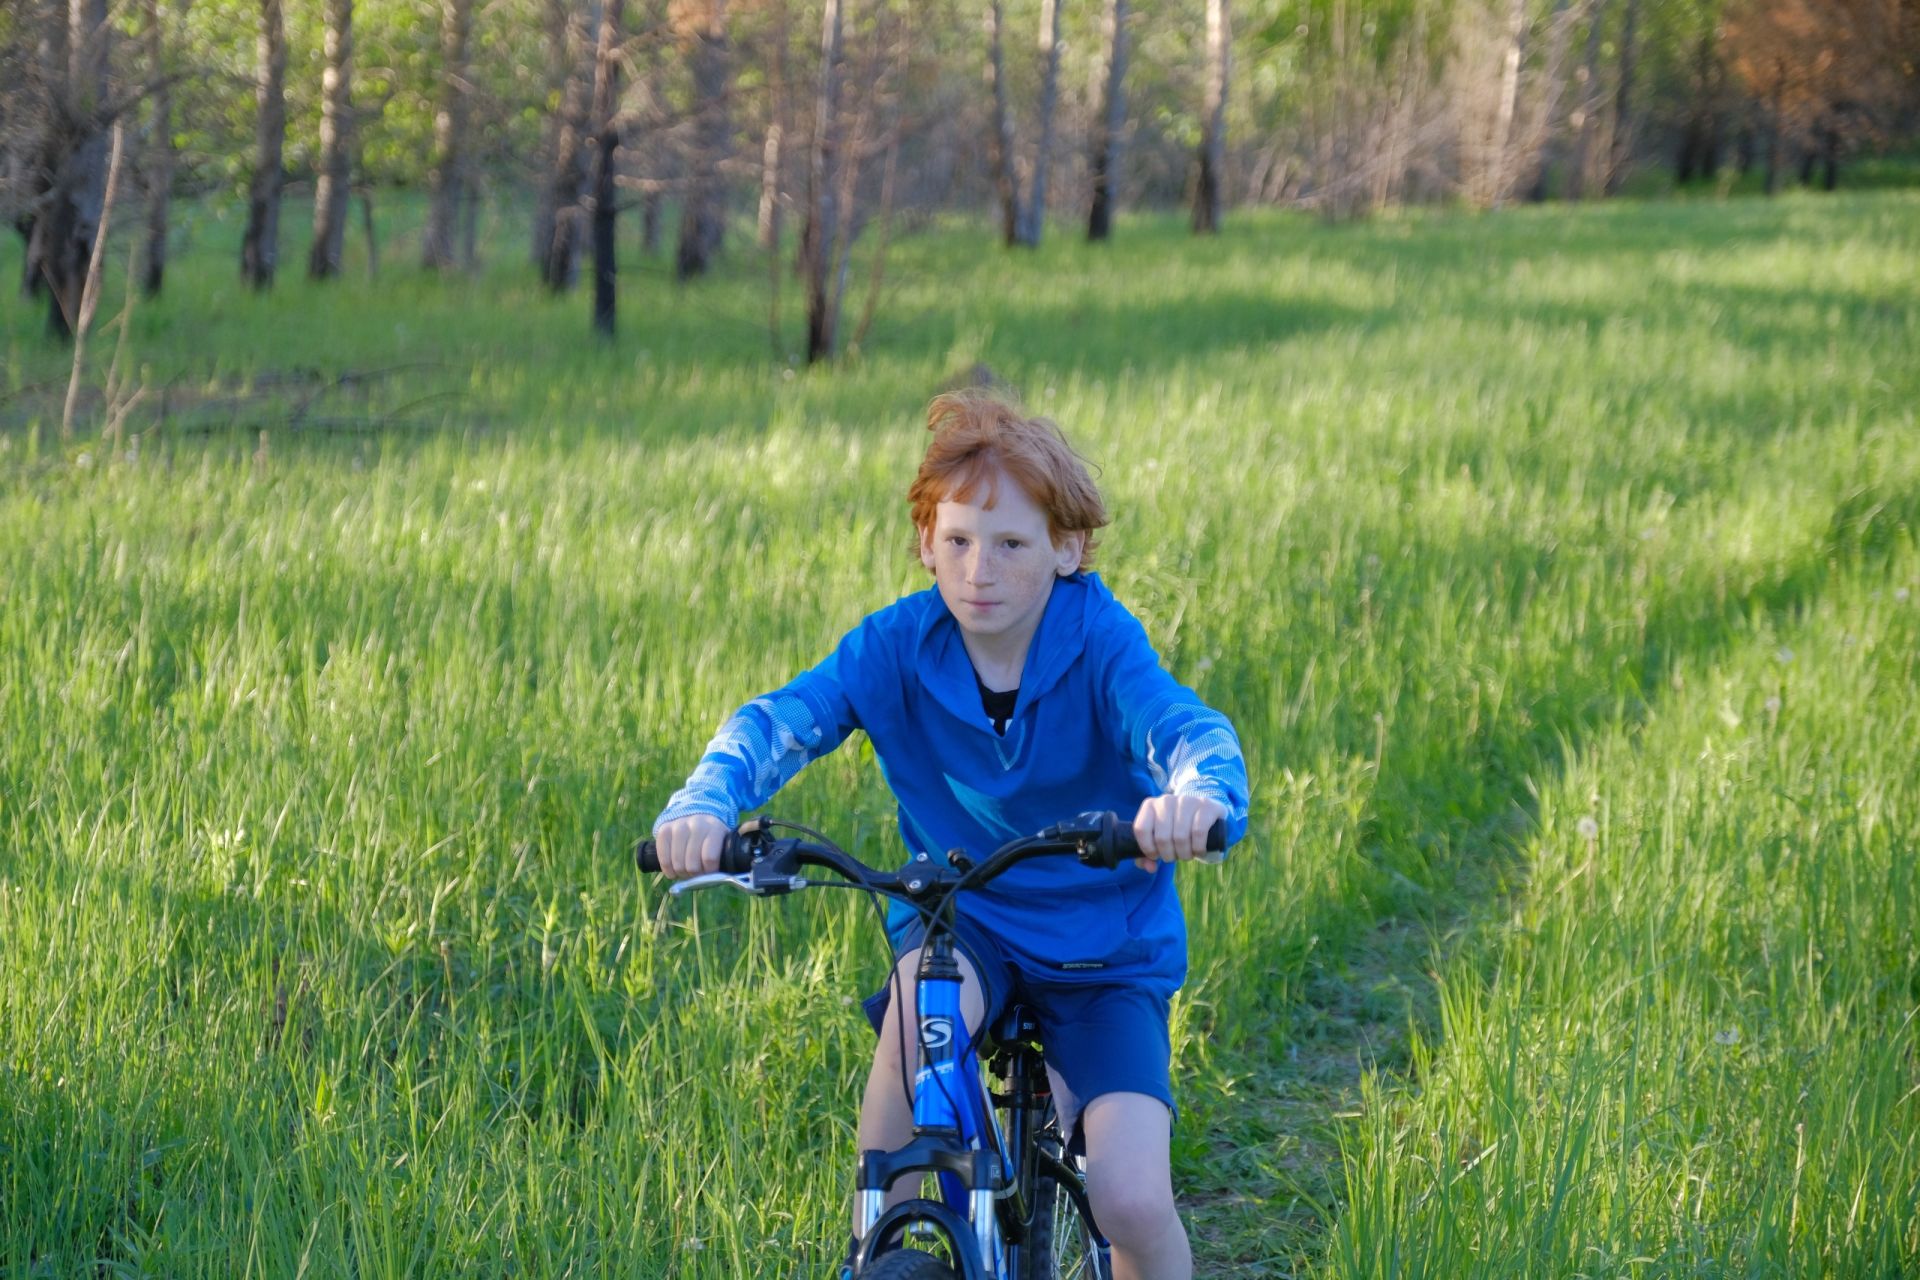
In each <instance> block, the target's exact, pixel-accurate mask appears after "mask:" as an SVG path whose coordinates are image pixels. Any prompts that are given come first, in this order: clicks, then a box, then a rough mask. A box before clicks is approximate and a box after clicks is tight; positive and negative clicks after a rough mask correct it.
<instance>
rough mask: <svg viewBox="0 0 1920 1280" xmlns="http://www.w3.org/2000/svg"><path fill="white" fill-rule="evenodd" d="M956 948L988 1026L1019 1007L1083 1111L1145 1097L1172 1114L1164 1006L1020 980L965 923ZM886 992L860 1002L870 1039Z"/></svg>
mask: <svg viewBox="0 0 1920 1280" xmlns="http://www.w3.org/2000/svg"><path fill="white" fill-rule="evenodd" d="M953 932H954V939H955V944H956V949H957V950H958V951H959V952H960V953H961V954H962V955H964V956H966V957H967V959H968V960H969V961H971V962H972V963H973V969H974V972H975V973H977V974H978V975H979V976H980V986H981V994H982V996H983V997H984V998H985V1003H986V1011H987V1022H986V1025H987V1026H988V1027H989V1028H991V1027H992V1026H993V1025H994V1024H995V1023H997V1022H998V1021H999V1020H1000V1018H1001V1015H1003V1014H1004V1013H1006V1011H1007V1009H1008V1008H1009V1007H1010V1006H1011V1005H1013V1004H1022V1005H1025V1006H1026V1007H1027V1008H1028V1009H1030V1010H1031V1011H1032V1012H1033V1017H1034V1021H1035V1022H1037V1023H1039V1024H1040V1043H1041V1045H1042V1046H1044V1047H1045V1049H1046V1055H1047V1065H1048V1066H1050V1067H1052V1068H1053V1069H1054V1070H1055V1071H1057V1072H1059V1073H1060V1079H1061V1081H1062V1082H1063V1083H1065V1084H1066V1086H1067V1088H1068V1089H1070V1090H1072V1092H1073V1096H1074V1097H1075V1098H1076V1099H1078V1100H1079V1103H1080V1108H1081V1110H1082V1112H1084V1111H1085V1109H1086V1106H1087V1104H1088V1103H1089V1102H1092V1101H1093V1100H1094V1099H1095V1098H1097V1097H1099V1096H1100V1095H1101V1094H1103V1093H1144V1094H1146V1095H1147V1096H1148V1097H1150V1098H1158V1099H1160V1101H1162V1102H1164V1103H1166V1105H1167V1112H1168V1114H1169V1115H1171V1114H1174V1113H1175V1110H1176V1109H1175V1107H1174V1105H1173V1081H1172V1075H1171V1071H1170V1063H1171V1060H1172V1057H1173V1045H1172V1041H1171V1039H1170V1038H1169V1036H1168V1034H1167V1000H1166V997H1164V996H1161V995H1159V994H1157V993H1155V992H1153V991H1149V990H1147V989H1146V988H1144V987H1141V986H1137V985H1134V984H1131V983H1099V982H1085V981H1076V982H1037V981H1035V980H1034V979H1032V978H1031V977H1028V976H1027V975H1025V974H1022V973H1021V972H1020V971H1019V970H1018V969H1017V968H1015V967H1014V966H1013V965H1012V964H1011V963H1010V962H1009V961H1008V960H1007V958H1006V956H1005V954H1004V953H1003V952H1002V951H1001V950H1000V948H999V947H998V946H997V945H996V944H995V943H994V941H993V939H992V938H991V937H989V936H988V935H986V934H984V933H982V932H980V931H979V930H978V929H975V928H973V927H972V926H971V925H970V924H969V923H968V922H967V921H966V920H964V919H963V920H960V921H958V922H956V924H955V926H954V930H953ZM925 936H926V922H925V921H922V920H916V921H914V922H913V923H912V924H911V925H909V926H908V928H907V931H906V934H905V935H904V936H903V937H902V939H901V942H900V947H899V950H898V951H897V952H896V953H895V956H894V959H895V961H896V962H898V960H899V957H900V956H902V955H905V954H906V953H907V952H909V951H911V950H913V949H914V948H915V947H917V946H919V945H920V943H921V940H922V939H923V938H924V937H925ZM891 998H892V990H891V986H890V985H889V986H885V987H882V988H881V989H880V990H879V991H878V992H876V993H874V994H873V995H871V996H869V997H868V998H867V999H866V1001H865V1006H866V1011H867V1019H868V1021H870V1022H872V1023H873V1029H874V1031H875V1033H876V1034H877V1033H878V1032H879V1030H880V1028H881V1026H882V1025H883V1023H884V1020H885V1018H886V1015H887V1005H888V1003H889V1002H890V1001H891Z"/></svg>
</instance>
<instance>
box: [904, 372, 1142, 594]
mask: <svg viewBox="0 0 1920 1280" xmlns="http://www.w3.org/2000/svg"><path fill="white" fill-rule="evenodd" d="M927 430H928V431H931V432H932V433H933V440H932V442H931V443H929V444H928V445H927V455H926V457H924V458H922V459H921V460H920V472H919V474H918V475H916V476H914V478H913V484H912V486H911V487H909V488H908V489H907V503H908V505H909V506H910V507H911V508H912V511H913V527H914V529H915V531H916V534H917V536H920V537H924V536H925V535H926V533H927V531H928V530H930V529H932V528H933V519H934V513H935V512H936V511H937V510H938V509H939V506H940V504H941V503H942V502H971V501H972V500H973V496H974V494H976V493H978V492H979V491H980V488H981V486H982V485H984V486H986V491H987V500H986V503H985V505H986V506H989V507H991V506H992V505H993V504H994V503H995V502H996V501H997V500H998V496H999V495H998V494H996V493H995V492H994V489H995V486H996V485H997V483H998V480H999V474H1000V472H1002V471H1004V472H1006V473H1007V474H1008V475H1010V476H1012V477H1013V479H1014V482H1015V483H1017V484H1018V485H1019V486H1020V487H1021V488H1022V489H1023V490H1025V491H1026V494H1027V496H1028V497H1029V498H1031V499H1033V503H1034V505H1035V506H1037V507H1039V508H1040V509H1041V510H1042V511H1044V512H1046V513H1047V532H1048V534H1049V535H1050V536H1051V537H1052V538H1053V540H1054V542H1055V543H1058V542H1059V541H1060V538H1061V535H1063V534H1068V533H1082V534H1085V535H1086V542H1085V543H1084V544H1083V545H1082V547H1081V551H1080V567H1081V568H1082V569H1084V568H1086V567H1087V566H1088V565H1090V564H1092V563H1093V547H1094V537H1093V533H1094V530H1096V529H1100V528H1103V527H1105V525H1106V524H1107V508H1106V504H1105V503H1103V502H1102V501H1101V500H1100V490H1099V489H1098V488H1097V487H1096V486H1095V485H1094V483H1093V477H1092V476H1090V475H1088V474H1087V464H1086V461H1085V460H1084V459H1083V458H1081V457H1080V455H1079V454H1077V453H1075V452H1074V451H1073V446H1072V445H1070V444H1068V443H1067V438H1066V436H1064V435H1063V434H1061V431H1060V428H1059V427H1058V426H1056V425H1055V424H1054V423H1053V422H1052V421H1051V420H1049V419H1047V418H1029V417H1025V416H1024V415H1022V414H1021V412H1020V411H1019V410H1018V409H1016V408H1015V407H1014V406H1013V405H1011V404H1009V403H1007V402H1006V401H1005V400H1003V399H1001V398H1000V397H999V396H998V395H995V394H994V393H993V392H991V391H983V390H966V391H950V392H948V393H947V394H945V395H942V396H935V397H934V399H933V402H932V403H931V404H929V405H928V406H927ZM916 545H917V544H916Z"/></svg>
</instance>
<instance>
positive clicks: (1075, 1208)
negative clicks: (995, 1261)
mask: <svg viewBox="0 0 1920 1280" xmlns="http://www.w3.org/2000/svg"><path fill="white" fill-rule="evenodd" d="M1033 1191H1034V1196H1033V1226H1032V1227H1031V1228H1029V1229H1028V1233H1027V1247H1026V1249H1024V1250H1023V1251H1022V1253H1023V1256H1024V1258H1025V1261H1024V1262H1023V1263H1022V1265H1021V1268H1020V1273H1021V1274H1020V1280H1108V1277H1109V1276H1110V1275H1111V1274H1112V1272H1111V1271H1109V1270H1108V1263H1107V1251H1106V1249H1105V1248H1104V1247H1103V1246H1102V1245H1101V1243H1100V1239H1099V1237H1098V1236H1096V1235H1095V1234H1094V1230H1093V1223H1091V1222H1089V1221H1088V1220H1087V1217H1086V1215H1085V1214H1083V1213H1081V1212H1080V1205H1079V1203H1078V1202H1077V1201H1076V1200H1075V1199H1074V1197H1073V1196H1071V1195H1069V1194H1068V1193H1067V1189H1066V1188H1065V1187H1063V1186H1062V1185H1061V1184H1060V1183H1058V1182H1056V1181H1055V1180H1054V1179H1053V1178H1051V1177H1049V1176H1047V1175H1046V1174H1041V1175H1040V1176H1039V1177H1038V1178H1035V1179H1034V1183H1033Z"/></svg>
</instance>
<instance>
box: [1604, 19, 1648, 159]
mask: <svg viewBox="0 0 1920 1280" xmlns="http://www.w3.org/2000/svg"><path fill="white" fill-rule="evenodd" d="M1626 5H1627V9H1626V16H1625V17H1624V18H1623V19H1622V20H1621V24H1620V82H1619V84H1617V85H1616V86H1615V87H1614V93H1613V146H1612V147H1611V148H1609V153H1608V156H1607V194H1608V195H1614V194H1615V193H1617V192H1618V191H1619V190H1620V184H1621V182H1623V181H1624V180H1625V179H1626V176H1627V162H1628V160H1630V159H1631V158H1632V155H1631V152H1632V150H1633V78H1634V71H1635V67H1636V65H1637V58H1638V55H1639V48H1638V35H1639V30H1638V29H1639V25H1640V0H1626Z"/></svg>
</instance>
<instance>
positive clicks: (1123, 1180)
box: [1080, 1093, 1193, 1280]
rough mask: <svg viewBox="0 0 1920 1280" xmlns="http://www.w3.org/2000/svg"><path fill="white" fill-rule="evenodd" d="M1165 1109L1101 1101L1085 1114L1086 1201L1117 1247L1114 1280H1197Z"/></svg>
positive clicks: (1139, 1100) (1135, 1096)
mask: <svg viewBox="0 0 1920 1280" xmlns="http://www.w3.org/2000/svg"><path fill="white" fill-rule="evenodd" d="M1172 1119H1173V1118H1172V1116H1171V1115H1170V1114H1169V1113H1168V1111H1167V1104H1166V1103H1164V1102H1162V1101H1161V1100H1160V1099H1158V1098H1155V1097H1152V1096H1150V1095H1148V1094H1144V1093H1103V1094H1101V1095H1100V1096H1099V1097H1097V1098H1095V1099H1094V1100H1093V1101H1092V1102H1089V1103H1088V1104H1087V1105H1086V1108H1085V1110H1083V1111H1082V1112H1081V1113H1080V1130H1081V1134H1082V1135H1083V1136H1084V1137H1085V1139H1086V1143H1087V1198H1088V1199H1089V1200H1091V1201H1092V1202H1093V1216H1094V1219H1095V1220H1096V1221H1097V1222H1099V1224H1100V1230H1101V1232H1102V1233H1103V1234H1105V1236H1106V1237H1107V1239H1108V1241H1109V1242H1110V1243H1111V1244H1112V1245H1113V1280H1191V1277H1192V1276H1193V1255H1192V1253H1191V1252H1190V1251H1189V1250H1188V1248H1187V1232H1186V1228H1184V1227H1183V1226H1181V1224H1180V1214H1179V1212H1178V1211H1177V1210H1176V1209H1175V1208H1174V1204H1173V1173H1172V1168H1171V1152H1170V1137H1171V1130H1172Z"/></svg>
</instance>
